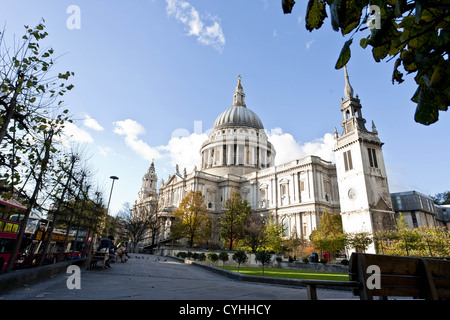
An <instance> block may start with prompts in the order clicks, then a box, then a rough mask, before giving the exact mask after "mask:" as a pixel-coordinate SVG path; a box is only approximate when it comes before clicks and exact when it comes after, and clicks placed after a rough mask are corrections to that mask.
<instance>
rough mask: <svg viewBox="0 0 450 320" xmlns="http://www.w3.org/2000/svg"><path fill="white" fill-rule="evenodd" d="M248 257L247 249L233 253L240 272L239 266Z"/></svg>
mask: <svg viewBox="0 0 450 320" xmlns="http://www.w3.org/2000/svg"><path fill="white" fill-rule="evenodd" d="M247 259H248V257H247V254H246V253H245V251H237V252H235V253H234V254H233V260H234V261H236V262H237V263H238V272H239V267H240V266H241V263H246V262H247Z"/></svg>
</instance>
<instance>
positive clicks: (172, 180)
mask: <svg viewBox="0 0 450 320" xmlns="http://www.w3.org/2000/svg"><path fill="white" fill-rule="evenodd" d="M182 180H183V178H182V177H181V176H180V175H179V174H177V173H175V174H174V175H171V176H170V177H169V180H167V182H166V183H164V185H169V184H175V183H177V182H179V181H182Z"/></svg>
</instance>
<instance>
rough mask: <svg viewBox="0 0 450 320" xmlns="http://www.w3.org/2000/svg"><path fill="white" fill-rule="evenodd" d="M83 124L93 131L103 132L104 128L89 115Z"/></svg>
mask: <svg viewBox="0 0 450 320" xmlns="http://www.w3.org/2000/svg"><path fill="white" fill-rule="evenodd" d="M83 124H84V125H85V126H86V127H88V128H91V129H94V130H95V131H102V130H103V127H102V126H101V125H100V124H99V123H98V122H97V120H95V119H94V118H91V117H90V116H89V115H87V114H85V115H84V121H83Z"/></svg>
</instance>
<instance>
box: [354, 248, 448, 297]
mask: <svg viewBox="0 0 450 320" xmlns="http://www.w3.org/2000/svg"><path fill="white" fill-rule="evenodd" d="M371 266H375V268H373V267H371ZM368 268H369V270H368ZM378 268H379V271H380V274H379V278H378V279H376V277H377V275H375V274H373V273H372V272H373V271H372V270H373V269H375V270H378ZM349 274H350V280H352V281H357V282H358V283H359V284H360V286H359V289H356V290H355V294H357V295H359V296H360V298H361V299H363V300H367V299H368V300H371V299H373V297H374V296H383V297H387V296H407V297H415V298H422V299H432V300H435V299H439V298H450V261H447V260H439V259H427V258H417V257H401V256H389V255H376V254H367V253H352V256H351V258H350V264H349ZM378 280H379V282H377V281H378ZM356 291H357V292H356Z"/></svg>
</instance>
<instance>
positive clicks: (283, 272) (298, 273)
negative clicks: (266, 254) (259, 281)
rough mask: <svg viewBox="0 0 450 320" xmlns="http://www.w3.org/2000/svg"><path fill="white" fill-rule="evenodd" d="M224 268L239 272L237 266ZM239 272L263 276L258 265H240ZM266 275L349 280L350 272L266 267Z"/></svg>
mask: <svg viewBox="0 0 450 320" xmlns="http://www.w3.org/2000/svg"><path fill="white" fill-rule="evenodd" d="M223 268H224V269H225V270H229V271H233V272H237V269H238V268H237V267H227V266H225V267H223ZM239 273H242V274H246V275H251V276H263V274H262V268H258V267H240V268H239ZM264 277H276V278H289V279H317V280H335V281H349V279H348V274H345V273H337V272H323V271H312V270H301V269H281V268H264Z"/></svg>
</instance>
